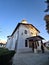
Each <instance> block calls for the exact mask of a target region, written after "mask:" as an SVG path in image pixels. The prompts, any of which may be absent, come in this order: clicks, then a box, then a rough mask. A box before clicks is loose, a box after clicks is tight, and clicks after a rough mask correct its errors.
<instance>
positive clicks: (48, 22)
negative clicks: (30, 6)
mask: <svg viewBox="0 0 49 65" xmlns="http://www.w3.org/2000/svg"><path fill="white" fill-rule="evenodd" d="M45 2H46V3H47V9H46V10H45V12H49V0H47V1H45ZM44 20H45V21H46V30H47V32H48V33H49V14H47V15H45V17H44Z"/></svg>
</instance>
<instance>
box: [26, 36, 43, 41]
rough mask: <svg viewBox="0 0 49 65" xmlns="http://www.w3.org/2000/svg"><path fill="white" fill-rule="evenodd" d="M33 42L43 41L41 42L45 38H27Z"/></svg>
mask: <svg viewBox="0 0 49 65" xmlns="http://www.w3.org/2000/svg"><path fill="white" fill-rule="evenodd" d="M27 39H28V40H33V41H41V40H44V38H43V37H41V36H33V37H29V38H26V40H27Z"/></svg>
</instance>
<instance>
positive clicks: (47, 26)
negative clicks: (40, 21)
mask: <svg viewBox="0 0 49 65" xmlns="http://www.w3.org/2000/svg"><path fill="white" fill-rule="evenodd" d="M46 30H47V32H48V33H49V21H48V22H46Z"/></svg>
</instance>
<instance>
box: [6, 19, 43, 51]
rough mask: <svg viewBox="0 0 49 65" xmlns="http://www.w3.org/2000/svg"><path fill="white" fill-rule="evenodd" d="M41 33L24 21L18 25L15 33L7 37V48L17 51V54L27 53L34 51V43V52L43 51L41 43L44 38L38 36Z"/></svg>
mask: <svg viewBox="0 0 49 65" xmlns="http://www.w3.org/2000/svg"><path fill="white" fill-rule="evenodd" d="M39 33H40V31H39V30H38V29H37V28H36V27H35V26H33V25H32V24H28V23H27V21H26V20H22V21H21V23H18V24H17V26H16V28H15V29H14V31H13V33H12V34H11V35H10V36H7V37H8V40H7V44H6V48H8V49H9V50H15V51H16V52H27V51H32V49H33V46H32V45H33V43H34V45H35V46H34V50H35V49H36V50H37V49H38V48H39V49H40V50H41V48H40V47H41V44H40V43H41V41H42V39H43V38H42V37H40V36H38V34H39ZM37 41H38V42H37ZM35 42H36V43H35ZM36 46H37V48H36Z"/></svg>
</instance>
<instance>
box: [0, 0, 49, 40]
mask: <svg viewBox="0 0 49 65" xmlns="http://www.w3.org/2000/svg"><path fill="white" fill-rule="evenodd" d="M44 1H45V0H0V39H3V40H7V36H8V35H11V33H12V32H13V30H14V29H15V27H16V25H17V23H18V22H21V20H23V19H26V20H27V21H28V23H31V24H33V25H34V26H35V27H37V29H39V30H40V32H41V33H40V35H41V36H42V37H44V38H45V39H46V40H49V34H48V33H47V31H46V29H45V28H46V27H45V21H44V16H45V15H46V13H45V12H44V10H45V9H46V4H45V3H44Z"/></svg>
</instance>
